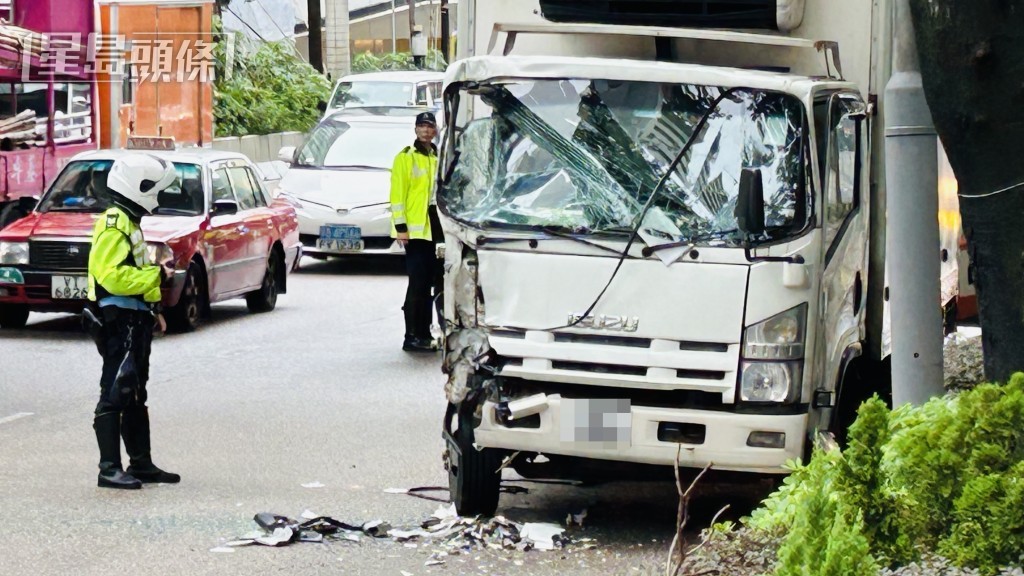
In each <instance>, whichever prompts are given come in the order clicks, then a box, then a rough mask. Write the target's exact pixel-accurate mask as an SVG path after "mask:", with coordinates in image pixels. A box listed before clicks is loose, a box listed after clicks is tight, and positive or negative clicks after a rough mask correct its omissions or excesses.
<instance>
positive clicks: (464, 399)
mask: <svg viewBox="0 0 1024 576" xmlns="http://www.w3.org/2000/svg"><path fill="white" fill-rule="evenodd" d="M544 4H545V2H541V5H542V6H541V7H542V8H543V5H544ZM547 4H552V2H548V3H547ZM596 4H599V3H595V5H596ZM788 4H793V3H792V2H790V3H788ZM799 4H800V5H801V6H800V7H801V9H802V3H799ZM473 5H474V6H475V7H476V8H477V9H478V10H483V9H482V8H481V6H482V5H483V2H475V3H473ZM862 7H863V6H862ZM471 8H472V7H471ZM850 9H851V10H852V9H853V7H851V8H850ZM460 10H461V8H460ZM472 16H473V15H472V14H471V15H470V17H472ZM833 17H835V15H833ZM476 18H477V21H478V22H480V21H483V22H486V21H487V17H486V15H485V14H476ZM871 18H872V16H871V12H870V10H869V17H868V20H869V22H870V20H871ZM797 24H799V21H797ZM478 25H479V24H478ZM781 26H782V24H780V27H781ZM868 30H869V31H870V25H868ZM501 34H504V35H505V39H506V41H505V45H504V54H498V55H480V56H472V55H467V56H468V57H467V58H464V59H462V60H459V61H457V62H455V63H453V64H452V65H451V67H450V68H449V69H448V73H447V77H446V82H445V110H446V114H447V118H448V131H447V133H446V134H445V136H444V139H443V141H442V143H441V146H440V154H441V158H440V167H439V174H438V188H437V198H438V207H439V211H440V213H441V220H442V224H443V226H444V230H445V238H446V240H445V248H444V252H445V289H444V311H445V321H446V330H445V334H446V337H445V359H444V370H445V372H446V373H447V375H448V382H447V385H446V389H445V391H446V394H447V397H448V401H449V409H448V413H447V415H446V418H445V433H444V435H445V438H446V445H447V450H446V452H445V463H446V466H447V468H448V470H449V475H450V482H451V489H452V497H453V499H454V501H455V503H456V505H457V506H458V509H459V511H460V513H462V514H464V515H465V514H475V513H482V514H489V513H493V512H494V510H495V508H496V506H497V502H498V494H499V488H500V477H501V476H500V475H501V472H500V471H499V468H503V467H505V466H508V467H511V468H513V469H515V470H516V471H517V472H518V473H519V474H521V475H523V476H525V477H547V478H551V477H557V476H563V477H565V476H568V477H575V478H578V479H580V478H579V477H580V475H583V474H590V472H592V471H598V473H600V471H601V470H612V469H620V468H623V467H624V466H625V467H627V468H628V467H632V466H634V465H641V467H643V465H647V466H651V465H653V466H661V467H663V468H662V469H663V470H665V471H667V472H668V474H669V475H670V474H671V470H672V467H673V465H674V464H675V463H676V462H678V463H679V465H681V466H683V467H689V468H693V469H700V468H704V467H705V466H708V465H713V467H714V469H716V470H720V471H732V472H741V473H754V474H766V475H779V474H784V473H786V471H787V470H786V467H785V465H786V462H787V461H789V460H794V459H798V458H806V457H807V455H809V453H810V447H811V446H812V444H813V438H814V436H815V432H816V431H832V432H833V433H835V434H836V435H837V436H839V437H842V436H843V434H844V433H845V430H846V427H847V426H848V424H849V423H850V422H851V421H852V419H853V417H854V415H855V410H856V407H857V406H859V404H860V402H861V401H862V400H863V399H865V398H866V397H868V396H870V395H871V394H872V393H874V392H876V391H880V388H881V387H883V386H884V382H883V381H882V380H879V381H877V382H876V381H872V380H871V379H870V378H864V377H863V374H865V373H866V372H869V370H867V368H868V365H869V364H870V365H872V366H873V365H874V363H875V362H877V361H879V360H880V359H881V358H880V353H879V352H877V348H876V352H875V353H873V354H868V353H867V352H866V348H868V347H869V344H868V342H869V341H871V337H870V336H869V332H871V331H872V329H873V328H872V325H873V320H871V317H876V318H881V317H882V316H883V314H881V313H880V312H879V313H872V310H875V311H880V310H881V308H882V306H883V303H882V302H880V301H878V300H874V301H870V302H869V292H870V290H869V280H874V281H875V282H877V283H881V282H883V281H884V274H877V275H875V277H873V278H869V268H871V266H870V260H871V254H870V249H871V242H876V241H878V240H877V239H874V240H873V239H872V230H873V223H872V211H871V206H870V204H871V201H872V195H873V187H872V185H871V184H872V182H871V175H872V174H871V171H872V163H873V159H877V158H879V157H880V156H879V155H878V154H877V148H878V144H880V143H881V142H880V140H879V141H878V142H877V143H876V144H875V145H874V146H875V147H874V148H872V140H873V138H872V134H873V133H876V134H877V130H878V127H879V126H880V124H877V125H876V122H878V120H877V119H873V118H872V112H873V107H872V106H869V104H868V103H867V102H865V99H864V97H863V96H862V94H864V93H867V92H868V85H869V84H870V85H875V79H874V78H873V74H874V71H875V70H876V68H875V66H874V63H869V62H868V60H870V58H866V57H865V56H855V58H854V60H855V62H854V66H855V67H856V68H857V72H858V76H859V77H862V80H863V81H862V82H860V83H858V82H855V81H852V80H850V79H848V78H847V77H845V76H844V75H843V71H842V66H841V63H840V58H839V46H838V45H837V43H835V42H821V41H817V40H814V39H803V38H796V37H789V36H780V35H777V34H772V35H769V34H755V33H742V32H722V31H717V30H704V29H684V28H663V27H661V28H656V27H643V26H614V25H599V24H564V23H562V24H552V23H550V22H537V23H533V22H530V23H522V24H514V25H505V24H496V25H495V26H494V33H493V36H492V46H493V45H494V44H495V42H494V41H495V40H496V39H497V38H498V37H499V36H500V35H501ZM527 34H543V35H548V36H549V37H557V36H559V35H561V36H571V37H572V38H573V40H574V42H564V43H563V44H566V45H570V46H572V47H573V48H572V49H571V50H562V51H555V50H548V51H539V52H540V53H541V54H544V55H543V56H530V55H518V54H514V51H515V44H516V41H517V38H518V37H524V36H526V35H527ZM866 37H867V38H868V40H867V41H868V42H869V43H870V42H873V41H874V40H873V38H874V37H873V36H872V35H871V34H870V33H867V34H866ZM460 42H461V41H460ZM586 42H589V44H585V43H586ZM584 45H585V46H589V47H592V48H593V49H592V50H590V49H581V46H584ZM616 46H617V47H618V50H619V52H620V54H618V55H617V54H615V53H614V52H615V51H616ZM531 48H535V46H531ZM527 51H529V50H527ZM537 52H538V50H536V49H534V53H537ZM566 53H567V54H568V55H561V54H566ZM579 53H586V54H587V55H588V57H578V56H574V55H572V54H579ZM605 53H609V55H607V56H605ZM865 53H871V50H870V49H865ZM883 53H884V51H883ZM553 54H560V55H557V56H556V55H553ZM860 71H863V74H860ZM869 76H872V80H871V81H870V82H869V80H868V77H869ZM883 84H884V82H883ZM875 170H876V171H877V170H878V168H875ZM876 173H877V172H876ZM883 222H884V220H883ZM875 224H877V223H875ZM874 293H878V294H880V293H881V290H880V289H878V290H875V291H874ZM874 329H875V330H876V333H880V332H882V328H881V326H874ZM870 346H875V343H872V344H870ZM539 455H543V456H544V457H543V458H540V457H539ZM506 458H507V460H506ZM542 462H543V464H542ZM503 464H504V466H503ZM669 477H670V476H669Z"/></svg>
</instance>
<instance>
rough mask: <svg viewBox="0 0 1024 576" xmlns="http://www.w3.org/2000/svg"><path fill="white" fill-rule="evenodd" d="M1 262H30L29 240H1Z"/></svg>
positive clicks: (22, 263) (24, 263) (23, 263)
mask: <svg viewBox="0 0 1024 576" xmlns="http://www.w3.org/2000/svg"><path fill="white" fill-rule="evenodd" d="M0 264H21V265H27V264H28V242H3V241H0Z"/></svg>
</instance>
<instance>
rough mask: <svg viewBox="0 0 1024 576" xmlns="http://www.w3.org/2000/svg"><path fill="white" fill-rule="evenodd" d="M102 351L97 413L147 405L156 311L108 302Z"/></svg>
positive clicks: (105, 308) (104, 310)
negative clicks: (122, 306) (113, 304)
mask: <svg viewBox="0 0 1024 576" xmlns="http://www.w3.org/2000/svg"><path fill="white" fill-rule="evenodd" d="M102 311H103V333H102V340H101V343H102V345H101V351H100V352H101V354H102V355H103V374H102V376H100V400H99V402H98V403H97V404H96V415H97V416H99V415H101V414H107V413H111V412H122V411H123V410H124V409H125V408H128V407H134V406H138V407H142V406H145V405H146V382H148V381H149V353H150V349H151V346H152V343H153V322H154V319H153V314H151V313H150V312H143V311H139V310H126V309H124V308H118V307H116V306H105V307H103V309H102Z"/></svg>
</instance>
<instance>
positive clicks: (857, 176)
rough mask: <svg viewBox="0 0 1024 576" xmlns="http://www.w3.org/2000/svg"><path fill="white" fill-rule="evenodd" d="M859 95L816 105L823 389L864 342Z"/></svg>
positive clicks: (864, 204)
mask: <svg viewBox="0 0 1024 576" xmlns="http://www.w3.org/2000/svg"><path fill="white" fill-rule="evenodd" d="M865 110H866V108H865V106H864V103H863V101H862V100H861V99H860V96H859V95H856V94H851V93H830V94H825V95H822V96H819V97H818V98H817V99H816V101H815V106H814V116H815V131H816V132H817V135H818V138H817V146H818V162H819V171H820V172H819V173H820V174H821V182H822V187H823V194H822V203H821V206H820V208H819V211H820V213H821V215H822V236H823V241H822V250H823V251H824V253H823V255H822V257H823V260H822V261H823V262H824V274H823V276H822V283H821V287H822V294H821V303H820V308H819V309H820V310H821V314H820V315H819V322H820V326H819V330H821V331H820V332H819V333H820V334H824V339H823V340H822V342H823V344H824V347H823V350H821V352H819V354H823V356H819V358H820V362H821V363H820V364H819V366H821V367H822V370H823V374H822V384H824V385H825V386H826V387H827V388H828V389H832V386H833V385H835V383H836V382H837V378H841V376H842V375H841V374H839V370H840V369H841V367H842V364H843V355H844V353H846V351H847V349H848V348H849V347H851V346H855V345H857V344H858V343H859V342H861V341H862V340H863V335H864V324H863V311H864V299H865V295H866V287H867V249H868V238H869V225H868V223H869V214H868V199H869V195H868V194H867V193H866V192H865V191H864V190H863V184H864V182H866V177H865V175H866V171H865V166H864V159H865V158H866V142H867V133H868V130H867V128H866V124H865V118H866V114H865Z"/></svg>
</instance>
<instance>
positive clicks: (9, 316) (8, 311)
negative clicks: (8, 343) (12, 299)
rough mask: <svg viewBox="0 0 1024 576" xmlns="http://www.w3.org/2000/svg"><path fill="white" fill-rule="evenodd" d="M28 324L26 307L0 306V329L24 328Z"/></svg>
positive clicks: (16, 305)
mask: <svg viewBox="0 0 1024 576" xmlns="http://www.w3.org/2000/svg"><path fill="white" fill-rule="evenodd" d="M27 323H28V306H25V305H24V304H0V328H5V329H15V328H24V327H25V324H27Z"/></svg>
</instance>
